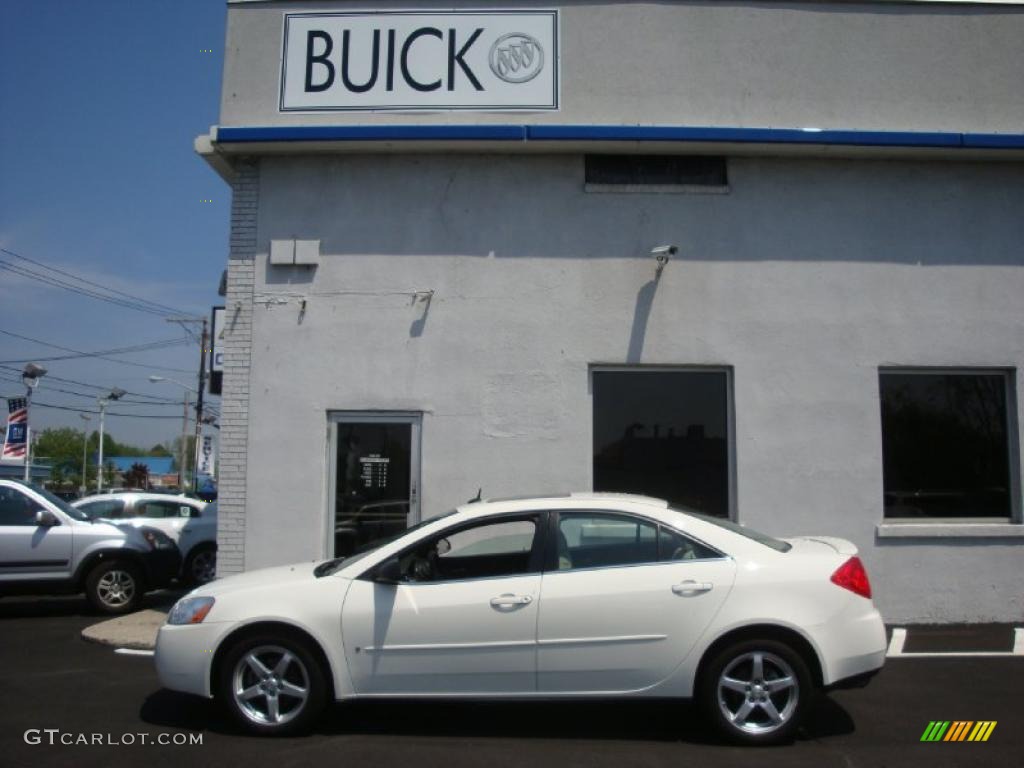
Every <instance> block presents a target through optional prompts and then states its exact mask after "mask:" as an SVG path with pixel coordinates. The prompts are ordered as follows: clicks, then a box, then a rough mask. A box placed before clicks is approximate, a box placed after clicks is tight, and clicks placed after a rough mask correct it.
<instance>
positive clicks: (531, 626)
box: [156, 494, 886, 744]
mask: <svg viewBox="0 0 1024 768" xmlns="http://www.w3.org/2000/svg"><path fill="white" fill-rule="evenodd" d="M885 648H886V642H885V630H884V628H883V625H882V619H881V617H880V616H879V614H878V611H877V610H875V607H874V605H873V604H872V601H871V588H870V585H869V583H868V578H867V574H866V573H865V571H864V568H863V566H862V565H861V562H860V560H859V559H858V558H857V557H856V548H855V547H854V546H853V545H852V544H850V543H849V542H848V541H844V540H842V539H835V538H828V537H823V536H814V537H800V538H791V539H786V540H778V539H773V538H770V537H768V536H765V535H763V534H759V533H756V532H755V531H752V530H750V529H747V528H744V527H741V526H739V525H736V524H734V523H730V522H728V521H724V520H719V519H715V518H709V517H705V516H702V515H697V514H694V513H690V512H683V511H680V510H676V509H673V508H671V507H669V505H668V504H667V503H666V502H664V501H660V500H657V499H650V498H646V497H638V496H625V495H616V494H573V495H571V496H564V497H549V498H532V499H511V500H493V501H482V502H474V503H470V504H466V505H465V506H462V507H459V508H458V509H457V510H455V511H454V512H452V513H449V514H448V515H445V516H442V517H440V518H434V519H431V520H428V521H425V522H423V523H421V524H419V525H417V526H415V527H414V528H411V529H409V530H407V531H404V532H402V533H401V534H400V535H398V536H397V537H394V538H392V539H390V540H388V541H386V542H383V543H379V544H378V545H377V546H375V547H374V548H373V549H370V550H368V551H364V552H362V553H359V554H356V555H353V556H350V557H347V558H344V559H337V560H329V561H326V562H322V563H320V564H312V563H309V564H302V565H292V566H283V567H278V568H269V569H265V570H257V571H252V572H249V573H245V574H241V575H238V576H232V577H229V578H226V579H222V580H219V581H215V582H213V583H211V584H208V585H206V586H203V587H200V588H199V589H196V590H195V591H193V592H191V593H190V594H188V595H187V596H185V597H184V598H182V599H181V600H180V601H179V602H178V603H177V604H176V605H175V606H174V608H173V609H172V611H171V613H170V615H169V616H168V621H167V623H166V624H165V625H164V626H163V627H162V628H161V629H160V633H159V637H158V639H157V646H156V666H157V671H158V673H159V676H160V680H161V682H162V683H163V684H164V685H165V686H166V687H168V688H171V689H174V690H178V691H185V692H188V693H193V694H198V695H201V696H206V697H215V698H217V699H219V700H220V702H221V703H222V704H223V706H224V707H225V708H226V710H227V712H228V713H229V714H230V716H231V717H232V718H233V719H234V720H235V721H236V722H237V723H239V724H240V725H241V726H242V727H243V728H245V729H247V730H248V731H251V732H254V733H259V734H285V733H293V732H296V731H299V730H302V729H304V728H307V727H308V726H309V725H310V724H311V723H312V722H313V721H314V720H315V718H316V717H317V716H318V715H319V713H320V712H321V710H322V709H323V708H324V706H325V705H326V703H327V702H328V701H330V700H349V699H357V698H379V697H401V698H408V697H458V698H491V699H496V698H519V699H523V698H546V699H552V698H578V697H581V696H600V697H609V696H631V697H645V696H649V697H660V698H696V699H697V700H698V702H699V704H700V705H701V706H702V708H703V709H704V711H705V712H706V714H707V715H708V717H709V718H710V720H711V721H712V722H713V723H714V724H715V725H716V726H717V727H718V728H719V729H720V730H721V731H722V732H724V734H725V735H726V736H727V737H729V738H731V739H732V740H735V741H739V742H745V743H753V744H761V743H771V742H778V741H782V740H786V739H789V738H791V737H792V736H793V734H794V732H795V730H796V728H797V726H798V724H799V722H800V719H801V716H802V715H803V714H804V712H805V711H806V710H807V708H808V706H809V705H810V702H811V699H812V697H813V695H814V693H815V691H816V690H817V689H823V688H829V687H837V686H839V685H852V684H862V683H863V682H865V681H866V680H867V678H869V677H870V676H871V675H872V674H873V673H874V672H876V671H877V670H878V669H879V668H881V666H882V664H883V662H884V658H885Z"/></svg>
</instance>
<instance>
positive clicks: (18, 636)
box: [0, 598, 1024, 768]
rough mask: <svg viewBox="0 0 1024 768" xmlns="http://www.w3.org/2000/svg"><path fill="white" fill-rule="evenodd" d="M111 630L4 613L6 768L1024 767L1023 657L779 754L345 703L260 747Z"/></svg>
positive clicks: (62, 618)
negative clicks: (968, 724)
mask: <svg viewBox="0 0 1024 768" xmlns="http://www.w3.org/2000/svg"><path fill="white" fill-rule="evenodd" d="M151 607H159V606H158V605H157V604H154V605H152V606H151ZM96 621H97V617H96V616H95V615H93V614H91V613H90V612H89V609H88V606H87V605H86V603H85V601H84V600H80V599H75V598H68V599H42V600H40V599H23V598H5V599H3V600H0V659H2V660H3V664H4V674H3V677H2V679H3V686H2V688H3V693H2V696H0V764H2V765H4V766H76V767H77V766H82V767H83V768H84V767H87V766H104V767H106V766H109V765H117V766H135V765H139V766H146V768H151V767H155V766H163V765H174V766H175V767H176V768H180V765H181V764H182V763H183V762H185V761H187V762H191V763H195V764H201V765H247V766H261V765H268V766H269V765H272V766H276V767H278V768H284V767H285V766H306V765H316V766H335V765H339V766H346V768H348V767H349V766H373V767H374V768H376V767H377V766H400V767H401V768H435V766H436V767H437V768H459V767H460V766H487V768H504V766H530V768H546V767H547V766H551V767H552V768H572V767H573V766H581V767H582V766H586V767H587V768H602V767H603V766H609V767H614V768H622V767H623V766H644V767H645V768H648V767H649V768H656V767H658V766H666V767H667V766H672V768H679V766H686V765H689V764H695V765H700V766H701V768H714V767H715V766H731V765H757V766H759V768H760V767H761V766H787V767H788V766H795V767H800V766H808V767H810V766H814V768H820V767H821V766H844V767H846V768H852V767H855V766H886V767H890V768H897V767H899V766H915V767H916V766H918V765H919V764H921V763H922V762H927V765H928V766H929V768H935V767H937V766H983V765H992V766H1002V765H1006V766H1013V765H1020V764H1021V755H1022V754H1024V727H1022V725H1024V705H1022V703H1021V702H1022V698H1021V691H1024V657H987V658H985V657H983V658H970V657H958V658H949V659H943V658H914V657H907V658H898V659H892V660H890V661H889V662H888V663H887V665H886V667H885V669H884V670H883V671H882V673H881V674H880V675H879V676H878V677H877V678H876V679H875V680H874V681H873V682H872V683H871V684H870V685H869V686H868V687H867V688H864V689H860V690H851V691H838V692H835V693H832V694H830V695H829V696H827V697H822V698H821V699H820V700H819V701H818V702H817V704H816V707H815V710H814V712H813V714H812V717H811V718H810V721H809V722H808V724H807V727H806V728H805V731H804V733H802V734H801V736H800V738H799V739H798V740H797V741H796V742H794V743H793V744H790V745H787V746H783V747H774V748H761V749H746V748H738V747H732V746H728V745H725V744H722V743H720V742H719V741H718V740H717V739H716V738H715V737H714V736H712V735H711V734H709V732H708V731H707V729H706V728H705V726H704V724H703V723H702V722H701V720H700V718H699V717H698V716H697V714H696V712H695V711H694V709H693V707H691V706H689V705H687V704H683V703H675V702H664V701H652V702H640V701H636V702H622V701H617V702H566V703H517V704H508V703H501V704H499V703H488V704H479V703H436V702H430V703H427V702H368V703H354V704H336V705H334V706H332V707H331V708H330V709H329V710H328V712H327V714H326V715H325V716H324V718H323V719H322V721H321V722H320V723H319V725H318V726H317V728H316V729H315V731H314V732H313V733H312V734H311V735H309V736H305V737H300V738H287V739H257V738H252V737H248V736H242V735H240V734H238V733H237V732H236V731H235V730H234V729H233V728H232V727H231V726H230V725H229V724H228V722H227V721H226V720H225V719H224V718H222V717H221V716H220V714H219V712H218V711H217V708H216V706H215V705H214V704H213V703H211V702H207V701H204V700H202V699H198V698H194V697H190V696H186V695H183V694H177V693H173V692H171V691H166V690H162V689H161V688H160V684H159V682H158V681H157V679H156V674H155V672H154V670H153V664H152V659H151V658H148V657H145V656H130V655H119V654H116V653H115V652H114V650H113V649H112V648H111V647H109V646H104V645H97V644H93V643H87V642H85V641H83V640H82V639H81V637H80V633H81V631H82V629H84V628H85V627H87V626H89V625H91V624H94V623H96ZM934 720H949V721H955V720H972V721H978V720H991V721H996V722H997V725H996V727H995V729H994V730H993V731H992V735H991V737H990V738H989V740H988V741H987V742H984V743H974V742H962V743H952V742H938V743H922V742H921V741H920V739H921V736H922V734H923V733H924V731H925V728H926V727H927V726H928V724H929V722H930V721H934ZM196 740H201V744H199V743H188V742H190V741H192V742H194V741H196ZM62 741H64V742H71V743H69V744H62V743H61V742H62ZM175 741H178V742H185V743H178V744H175V743H174V742H175ZM30 742H34V743H30ZM83 742H86V743H83ZM92 742H97V743H92ZM128 742H132V743H130V744H129V743H128ZM159 742H167V743H159Z"/></svg>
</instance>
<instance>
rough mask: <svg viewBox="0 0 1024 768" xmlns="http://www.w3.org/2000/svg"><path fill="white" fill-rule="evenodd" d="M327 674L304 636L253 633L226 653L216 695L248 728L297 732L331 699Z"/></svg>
mask: <svg viewBox="0 0 1024 768" xmlns="http://www.w3.org/2000/svg"><path fill="white" fill-rule="evenodd" d="M325 674H326V670H324V669H323V667H322V665H321V663H320V661H319V660H318V659H317V656H316V654H315V653H314V652H313V650H312V649H311V648H310V646H309V644H308V643H307V642H306V641H305V640H303V639H302V638H300V637H298V636H294V635H291V634H290V633H285V632H281V633H280V634H278V633H260V634H254V635H251V636H249V637H246V638H243V639H242V640H240V641H239V642H237V643H236V644H235V645H234V646H232V647H231V649H230V650H228V652H227V654H226V655H225V657H224V661H223V663H222V664H221V665H220V674H219V680H218V697H219V699H220V701H221V703H222V705H223V706H224V707H225V709H226V710H227V712H228V714H229V715H230V716H231V718H232V719H233V720H234V721H235V722H236V723H238V725H239V726H241V727H242V728H243V729H245V730H247V731H249V732H250V733H255V734H261V735H266V736H283V735H287V734H293V733H298V732H301V731H305V730H307V729H308V728H309V726H310V725H311V724H312V723H313V721H314V720H315V719H316V717H317V716H318V715H319V714H320V712H321V711H322V710H323V708H324V706H325V704H326V702H327V684H326V679H325Z"/></svg>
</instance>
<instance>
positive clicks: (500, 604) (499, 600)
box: [491, 595, 533, 608]
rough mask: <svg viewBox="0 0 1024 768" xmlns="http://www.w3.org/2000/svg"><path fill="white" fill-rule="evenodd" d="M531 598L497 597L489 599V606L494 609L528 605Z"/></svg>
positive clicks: (524, 596) (516, 596)
mask: <svg viewBox="0 0 1024 768" xmlns="http://www.w3.org/2000/svg"><path fill="white" fill-rule="evenodd" d="M532 602H533V598H532V597H530V596H529V595H499V596H498V597H492V598H491V605H493V606H494V607H495V608H507V607H508V606H510V605H529V604H530V603H532Z"/></svg>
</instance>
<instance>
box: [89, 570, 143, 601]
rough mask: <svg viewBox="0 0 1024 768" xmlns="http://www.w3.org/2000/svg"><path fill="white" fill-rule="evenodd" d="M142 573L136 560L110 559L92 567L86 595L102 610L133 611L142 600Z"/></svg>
mask: <svg viewBox="0 0 1024 768" xmlns="http://www.w3.org/2000/svg"><path fill="white" fill-rule="evenodd" d="M143 591H144V589H143V584H142V575H141V573H140V572H139V569H138V568H137V567H136V566H135V565H133V564H132V563H125V562H120V561H117V560H108V561H106V562H102V563H100V564H99V565H97V566H96V567H95V568H93V569H92V570H91V571H89V575H88V576H86V578H85V596H86V597H87V598H88V600H89V602H90V603H92V605H93V607H94V608H95V609H96V610H98V611H101V612H102V613H109V614H122V613H131V612H132V611H134V610H135V609H136V608H138V607H139V604H140V603H141V602H142V593H143Z"/></svg>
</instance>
